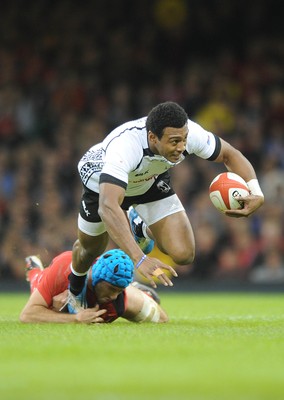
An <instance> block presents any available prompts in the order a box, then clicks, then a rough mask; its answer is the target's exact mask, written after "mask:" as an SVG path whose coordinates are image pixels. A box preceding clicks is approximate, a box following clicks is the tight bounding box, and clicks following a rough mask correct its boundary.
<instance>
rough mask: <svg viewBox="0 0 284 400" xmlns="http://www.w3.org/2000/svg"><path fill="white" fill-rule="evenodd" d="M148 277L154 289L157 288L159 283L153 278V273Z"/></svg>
mask: <svg viewBox="0 0 284 400" xmlns="http://www.w3.org/2000/svg"><path fill="white" fill-rule="evenodd" d="M146 278H147V279H148V281H149V283H150V285H151V286H152V287H153V288H154V289H156V288H157V285H156V283H155V281H154V280H153V279H152V277H151V275H148V276H147V277H146Z"/></svg>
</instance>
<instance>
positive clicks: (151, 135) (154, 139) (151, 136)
mask: <svg viewBox="0 0 284 400" xmlns="http://www.w3.org/2000/svg"><path fill="white" fill-rule="evenodd" d="M148 139H149V142H151V143H153V144H155V143H157V141H158V137H157V135H155V133H153V132H152V131H149V132H148Z"/></svg>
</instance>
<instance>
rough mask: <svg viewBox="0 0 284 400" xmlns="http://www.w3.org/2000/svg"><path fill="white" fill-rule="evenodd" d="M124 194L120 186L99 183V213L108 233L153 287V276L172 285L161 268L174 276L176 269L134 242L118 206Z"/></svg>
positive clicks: (124, 216) (123, 214)
mask: <svg viewBox="0 0 284 400" xmlns="http://www.w3.org/2000/svg"><path fill="white" fill-rule="evenodd" d="M124 195H125V190H124V189H123V188H121V187H120V186H117V185H113V184H110V183H102V184H101V185H100V206H99V214H100V216H101V218H102V220H103V221H104V223H105V225H106V228H107V231H108V234H109V235H110V237H111V238H112V240H113V241H114V242H115V243H116V244H117V246H118V247H119V248H121V249H122V250H123V251H125V253H126V254H128V255H129V257H130V258H131V259H132V260H133V262H134V265H135V267H136V269H137V270H138V272H139V273H140V274H141V275H143V276H144V277H145V278H147V279H148V280H149V282H150V284H151V285H152V286H153V287H154V288H155V287H156V283H155V281H154V280H153V277H154V276H156V277H157V278H158V279H159V280H160V281H161V283H162V284H163V285H164V286H173V283H172V281H171V280H170V278H169V277H168V276H167V275H166V274H165V272H164V271H163V270H167V271H169V272H170V273H171V274H172V275H173V276H175V277H176V276H177V273H176V271H175V270H174V269H173V268H172V267H171V266H169V265H166V264H164V263H162V262H161V261H160V260H158V259H155V258H151V257H146V256H145V254H144V253H143V252H142V250H141V249H140V247H139V246H138V245H137V243H136V242H135V240H134V238H133V235H132V232H131V230H130V227H129V223H128V220H127V217H126V215H125V213H124V211H123V210H122V208H121V207H120V205H121V204H122V201H123V199H124ZM162 269H163V270H162Z"/></svg>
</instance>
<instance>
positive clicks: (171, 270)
mask: <svg viewBox="0 0 284 400" xmlns="http://www.w3.org/2000/svg"><path fill="white" fill-rule="evenodd" d="M163 269H167V270H168V271H170V273H171V274H172V275H173V276H174V277H177V276H178V274H177V272H176V270H175V269H174V268H173V267H171V266H170V265H166V264H165V266H163Z"/></svg>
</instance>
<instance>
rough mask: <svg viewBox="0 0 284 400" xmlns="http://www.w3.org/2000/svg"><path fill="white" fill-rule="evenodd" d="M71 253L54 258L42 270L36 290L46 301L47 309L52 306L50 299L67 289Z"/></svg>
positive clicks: (67, 252)
mask: <svg viewBox="0 0 284 400" xmlns="http://www.w3.org/2000/svg"><path fill="white" fill-rule="evenodd" d="M71 259H72V252H71V251H66V252H64V253H62V254H60V255H59V256H58V257H56V258H54V259H53V261H52V263H51V264H50V266H49V267H48V268H46V269H45V270H44V273H43V276H42V279H41V280H40V282H39V284H38V286H37V289H38V291H39V292H40V294H41V295H42V297H43V298H44V300H45V301H46V303H47V305H48V307H51V306H52V298H53V297H54V296H56V295H58V294H59V293H62V292H64V290H66V289H67V288H68V275H69V274H70V263H71Z"/></svg>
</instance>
